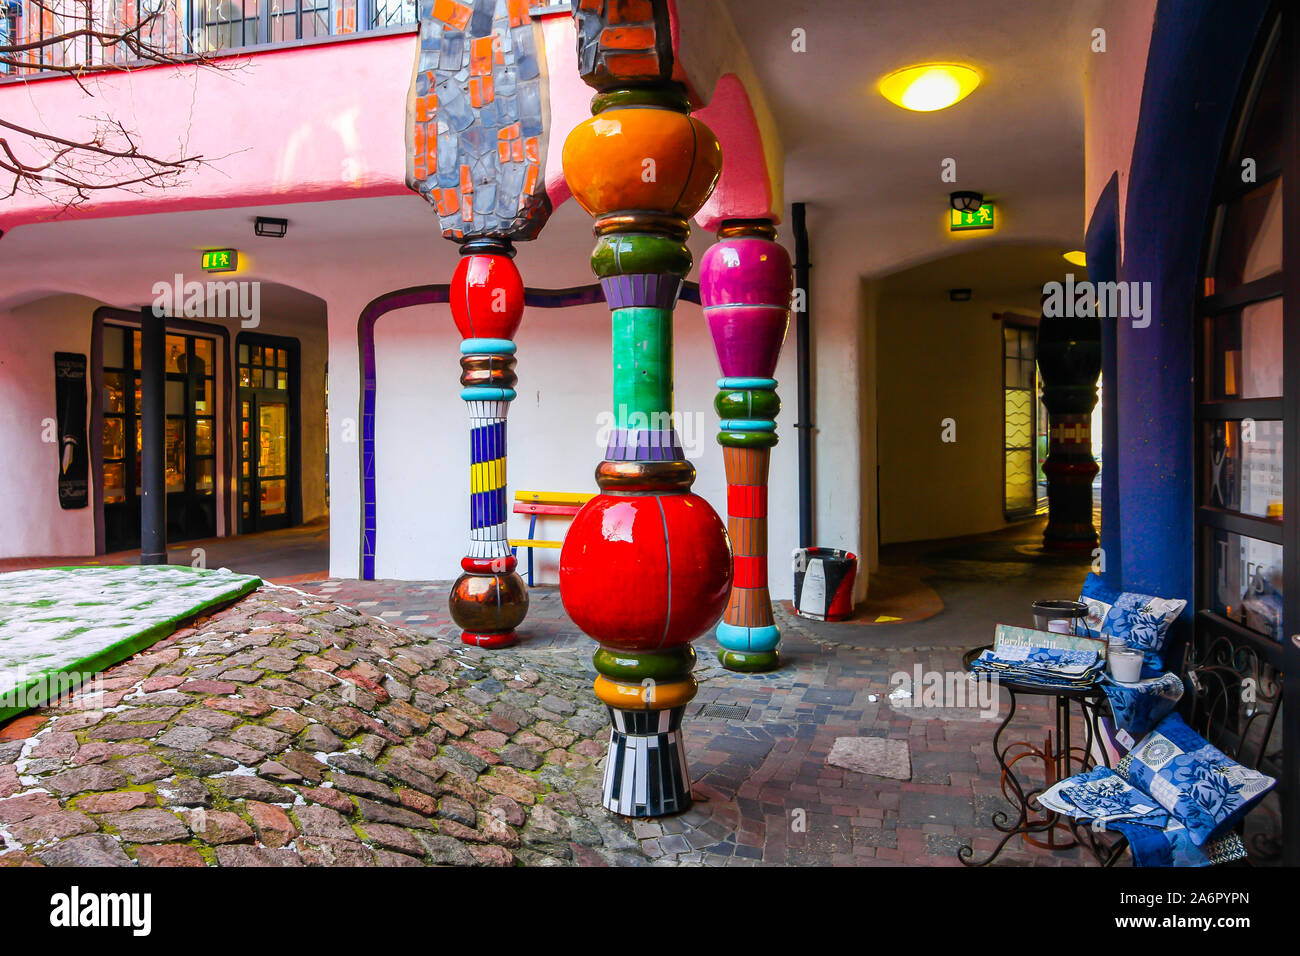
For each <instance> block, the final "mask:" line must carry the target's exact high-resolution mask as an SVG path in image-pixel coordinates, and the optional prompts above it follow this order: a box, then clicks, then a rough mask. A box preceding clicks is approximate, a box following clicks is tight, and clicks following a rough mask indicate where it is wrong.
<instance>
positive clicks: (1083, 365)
mask: <svg viewBox="0 0 1300 956" xmlns="http://www.w3.org/2000/svg"><path fill="white" fill-rule="evenodd" d="M1037 341H1038V346H1037V351H1038V369H1039V372H1040V374H1041V375H1042V379H1043V405H1044V406H1045V407H1046V408H1047V440H1048V446H1047V460H1046V461H1044V462H1043V475H1044V477H1046V478H1047V527H1046V528H1044V529H1043V547H1044V548H1046V549H1048V550H1052V551H1091V550H1092V549H1093V548H1095V547H1096V546H1097V529H1096V527H1095V526H1094V525H1093V522H1092V482H1093V479H1094V478H1096V477H1097V473H1098V471H1100V469H1099V468H1098V466H1097V461H1096V459H1094V458H1093V457H1092V409H1093V407H1094V406H1095V405H1096V404H1097V377H1098V376H1099V375H1100V374H1101V325H1100V323H1099V321H1098V320H1097V319H1095V318H1092V319H1090V318H1087V317H1078V318H1068V317H1056V318H1049V317H1046V316H1044V317H1043V318H1042V319H1041V320H1040V322H1039V325H1038V340H1037Z"/></svg>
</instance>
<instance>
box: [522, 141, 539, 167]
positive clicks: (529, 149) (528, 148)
mask: <svg viewBox="0 0 1300 956" xmlns="http://www.w3.org/2000/svg"><path fill="white" fill-rule="evenodd" d="M524 156H525V157H526V158H527V159H528V161H529V162H530V163H536V162H539V161H540V160H539V159H538V143H537V137H536V136H530V137H528V138H527V139H526V140H524Z"/></svg>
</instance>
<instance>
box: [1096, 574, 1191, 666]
mask: <svg viewBox="0 0 1300 956" xmlns="http://www.w3.org/2000/svg"><path fill="white" fill-rule="evenodd" d="M1079 600H1080V601H1081V602H1083V603H1084V604H1086V605H1087V606H1088V617H1087V618H1086V619H1085V620H1084V626H1085V627H1086V628H1087V630H1088V635H1089V636H1090V637H1100V638H1109V637H1112V636H1113V637H1122V638H1123V639H1124V643H1126V644H1127V645H1128V646H1129V647H1131V648H1134V649H1135V650H1139V651H1143V652H1144V653H1145V655H1146V663H1147V664H1148V665H1149V668H1152V669H1155V670H1156V671H1163V670H1164V663H1163V660H1162V659H1161V654H1162V653H1163V652H1164V649H1165V641H1166V640H1168V638H1169V625H1170V624H1172V623H1173V622H1174V619H1175V618H1176V617H1178V615H1180V614H1182V613H1183V608H1185V607H1186V606H1187V602H1186V601H1182V600H1169V599H1168V598H1158V597H1155V596H1154V595H1151V594H1135V593H1133V592H1131V591H1120V590H1119V589H1118V588H1113V587H1111V586H1110V585H1109V584H1107V583H1106V582H1105V581H1103V580H1102V579H1101V578H1100V577H1098V576H1097V575H1096V574H1089V575H1088V576H1087V578H1085V579H1084V582H1083V593H1082V594H1080V595H1079Z"/></svg>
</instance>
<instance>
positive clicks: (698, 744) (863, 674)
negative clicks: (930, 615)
mask: <svg viewBox="0 0 1300 956" xmlns="http://www.w3.org/2000/svg"><path fill="white" fill-rule="evenodd" d="M301 586H302V587H304V588H308V589H310V590H313V591H315V592H317V593H320V594H322V595H325V596H328V597H329V598H330V599H331V600H337V601H340V602H342V603H345V604H349V605H353V606H356V607H358V608H359V609H360V610H362V611H364V612H366V613H367V614H372V615H375V616H377V617H380V618H381V619H383V620H385V621H389V622H390V623H394V624H401V625H403V626H406V627H409V628H411V629H413V630H416V631H420V632H423V633H425V634H430V635H434V636H437V637H440V638H443V639H447V640H455V638H456V636H457V635H458V634H459V631H458V629H457V628H456V627H455V625H454V624H453V623H452V622H451V620H450V618H449V616H448V612H447V609H446V608H447V603H446V602H447V586H446V585H445V584H430V583H415V582H402V581H356V580H330V581H325V582H321V583H318V584H305V585H301ZM530 596H531V606H530V608H529V612H528V618H527V620H526V621H525V623H524V625H523V627H522V628H521V637H522V638H523V640H522V641H521V643H520V644H519V645H517V646H516V647H513V648H510V650H509V653H511V654H517V655H518V656H519V657H522V658H524V659H526V660H528V661H530V662H532V663H533V664H534V666H537V667H539V668H540V667H541V666H542V664H543V662H545V663H546V664H550V665H553V666H554V665H557V664H560V663H561V662H563V665H562V666H563V667H564V668H565V669H566V672H569V673H572V672H574V671H576V670H580V669H581V670H585V673H587V674H588V675H590V676H591V677H594V676H595V671H594V669H593V668H591V666H590V663H589V658H590V655H591V652H592V650H593V649H594V646H595V645H594V643H593V642H592V641H591V640H590V639H589V638H587V637H585V636H584V635H583V634H582V633H581V632H580V631H578V630H577V628H575V627H574V626H573V624H572V622H570V621H569V620H568V618H567V617H566V616H565V614H564V609H563V607H562V605H561V603H560V598H559V592H558V591H557V590H556V589H554V588H535V589H533V590H532V591H531V592H530ZM776 615H777V623H778V625H779V626H780V627H781V631H782V635H783V636H782V643H781V653H782V657H783V660H784V662H785V663H784V665H783V666H782V668H781V669H780V670H779V671H776V672H774V673H771V674H765V675H745V674H737V673H732V672H730V671H727V670H724V669H723V668H722V667H721V666H719V665H718V664H717V663H716V662H715V660H714V658H713V654H714V651H715V650H716V643H715V642H714V641H713V639H712V637H711V636H706V637H703V638H701V639H700V640H699V641H697V642H696V647H697V650H698V651H699V656H700V663H699V664H698V665H697V668H696V677H697V679H698V680H699V681H700V693H699V696H697V697H696V699H695V700H694V701H693V702H692V704H691V705H690V707H689V708H688V711H687V719H686V721H685V725H684V730H685V735H686V749H687V755H688V758H689V761H690V770H691V777H692V780H693V781H694V783H695V792H696V801H697V802H696V805H695V806H694V807H693V808H692V809H691V810H689V811H688V812H686V813H684V814H681V815H679V816H677V817H673V818H668V819H663V820H658V821H655V822H638V823H635V824H633V831H634V833H635V835H636V836H637V838H638V840H639V843H640V846H641V849H642V851H643V852H644V853H645V855H646V856H647V857H648V858H650V859H651V860H654V861H655V862H656V863H658V864H669V863H681V864H706V865H733V866H734V865H742V866H746V865H758V864H775V865H782V864H850V865H863V864H881V865H902V864H908V865H930V866H934V865H942V866H957V865H960V863H959V862H958V860H957V856H956V852H957V849H958V847H960V846H961V845H963V844H970V845H972V846H973V848H974V850H975V856H976V859H982V858H983V857H984V856H985V855H986V854H987V853H988V852H989V851H990V850H992V849H993V847H994V846H996V844H997V842H998V840H997V836H998V835H997V834H996V831H994V830H993V828H992V827H991V826H990V824H989V820H990V818H991V816H992V815H993V814H994V813H995V812H998V811H1005V810H1008V809H1009V804H1008V803H1007V802H1006V801H1005V800H1004V799H1003V798H1002V796H1001V795H1000V793H999V780H1000V777H999V768H998V764H997V760H996V758H995V756H994V753H993V746H992V737H993V731H994V729H995V726H996V724H997V720H990V719H989V718H988V717H987V716H981V714H980V712H979V711H978V710H977V709H975V708H971V707H953V706H944V707H933V706H926V707H919V706H908V705H909V704H913V703H916V701H915V700H914V701H898V702H891V701H890V699H889V694H890V692H891V691H892V690H893V689H894V688H895V687H896V686H897V684H891V677H892V676H893V675H895V674H898V673H900V672H905V673H907V674H908V675H914V674H915V668H916V667H918V666H919V667H920V668H921V670H922V672H937V673H940V674H945V675H953V674H959V673H960V672H961V654H962V652H963V650H964V649H965V647H966V646H968V645H969V641H967V642H966V643H962V642H960V641H957V642H956V643H950V642H943V643H939V642H936V643H934V644H929V645H920V646H916V645H909V646H898V647H863V646H853V645H850V644H846V643H841V642H838V641H836V640H835V639H834V638H833V637H832V636H830V635H834V634H836V633H837V631H836V629H835V626H834V625H830V626H827V625H817V624H813V623H810V622H805V621H804V620H803V619H801V618H797V617H795V616H793V615H792V614H791V613H789V611H788V610H787V609H786V608H785V607H783V606H780V605H778V606H777V607H776ZM979 627H980V628H981V630H980V633H984V630H985V629H986V630H987V631H989V632H990V635H991V629H992V628H991V624H984V623H981V624H980V625H979ZM849 630H850V631H852V632H853V633H852V634H851V635H850V636H851V638H852V639H853V640H854V641H855V642H858V643H859V644H860V643H861V634H862V632H863V630H864V629H862V628H850V629H849ZM871 630H872V631H873V632H874V633H875V634H876V635H879V640H880V641H881V642H889V641H890V638H889V637H888V633H889V632H887V631H884V630H882V629H879V628H876V629H871ZM986 639H987V638H986ZM587 699H588V700H594V697H590V696H589V697H588V698H587ZM920 702H922V703H930V702H929V701H925V700H922V701H920ZM970 702H971V703H973V701H970ZM948 703H949V704H951V703H953V701H949V702H948ZM719 705H721V707H724V708H727V709H726V710H725V711H720V710H719V709H718V706H719ZM1002 706H1004V707H1005V702H1004V703H1003V704H1002ZM732 708H734V710H733V709H732ZM733 714H734V715H735V716H732V715H733ZM714 715H717V716H714ZM1000 717H1001V713H999V715H998V718H999V719H1000ZM1015 719H1016V724H1015V725H1014V726H1015V727H1017V728H1025V730H1024V732H1023V733H1014V734H1010V735H1009V739H1017V740H1018V739H1028V740H1029V741H1030V742H1036V743H1037V745H1038V746H1042V744H1043V739H1044V737H1045V735H1046V733H1047V728H1048V727H1050V726H1052V725H1053V720H1054V718H1053V716H1052V714H1051V712H1050V711H1049V710H1048V708H1047V706H1046V705H1045V704H1043V703H1038V702H1036V701H1034V702H1030V703H1029V704H1027V705H1026V704H1025V703H1024V702H1023V701H1022V705H1021V709H1020V710H1018V712H1017V716H1016V718H1015ZM838 737H883V738H887V739H890V740H895V741H900V742H904V743H905V744H906V745H907V748H908V751H909V755H910V762H911V779H909V780H895V779H887V778H884V777H880V776H875V775H870V774H864V773H858V772H854V771H851V770H845V769H840V768H838V767H834V766H830V765H828V764H827V762H826V761H827V757H828V755H829V753H830V750H831V747H832V746H833V745H834V743H835V740H836V738H838ZM1085 862H1087V861H1086V860H1085V858H1084V856H1083V854H1082V853H1081V851H1080V850H1078V849H1074V850H1067V851H1057V852H1051V851H1047V850H1042V849H1038V848H1035V847H1031V846H1029V845H1028V844H1026V843H1024V842H1023V841H1022V840H1021V839H1020V838H1019V837H1016V838H1014V839H1013V840H1012V842H1011V843H1009V844H1008V845H1007V848H1006V850H1005V851H1004V852H1003V853H1002V855H1001V856H1000V857H999V858H998V861H997V863H998V865H1022V866H1025V865H1030V866H1061V865H1083V864H1084V863H1085Z"/></svg>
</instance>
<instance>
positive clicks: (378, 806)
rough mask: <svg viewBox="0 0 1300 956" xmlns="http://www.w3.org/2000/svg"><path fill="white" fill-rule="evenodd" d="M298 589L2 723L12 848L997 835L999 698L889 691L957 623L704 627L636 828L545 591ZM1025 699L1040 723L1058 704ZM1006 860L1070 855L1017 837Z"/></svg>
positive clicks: (823, 845) (585, 673) (853, 852)
mask: <svg viewBox="0 0 1300 956" xmlns="http://www.w3.org/2000/svg"><path fill="white" fill-rule="evenodd" d="M300 587H302V588H304V589H307V590H309V591H311V592H313V594H314V596H310V597H309V596H307V595H304V594H303V593H302V592H299V591H295V590H293V589H289V588H274V587H269V588H263V589H261V590H259V591H258V592H255V593H254V594H253V595H251V596H250V597H248V598H246V599H244V600H243V601H241V602H239V603H238V604H236V605H234V606H232V607H231V608H229V609H227V610H225V611H223V612H221V613H219V614H217V615H215V616H214V617H213V618H211V619H208V620H204V621H200V622H199V623H198V624H197V625H196V627H194V628H189V629H186V630H184V631H181V632H178V633H177V634H176V635H173V637H172V638H171V639H169V640H168V641H166V642H163V643H161V644H159V645H156V646H155V647H154V648H152V649H151V650H150V651H149V652H148V653H146V654H143V655H140V656H137V657H136V658H133V659H132V660H130V661H128V662H126V663H124V664H122V665H119V666H118V667H116V668H114V669H112V670H110V671H109V672H108V673H107V675H106V678H105V680H103V681H102V682H101V686H100V688H98V690H99V691H100V692H101V694H102V696H100V697H97V698H91V699H88V700H87V699H83V700H76V701H70V702H67V704H68V706H64V707H62V708H57V709H47V710H45V711H41V712H38V713H36V714H34V715H31V716H29V717H26V718H20V720H19V721H18V722H15V723H14V724H11V725H9V727H6V728H0V841H2V844H3V845H2V846H0V863H2V864H9V865H14V864H19V865H22V864H66V863H74V864H87V863H89V864H117V865H129V864H131V863H132V862H135V863H138V864H141V865H203V864H208V865H212V864H217V865H300V864H307V865H372V864H379V865H417V864H420V863H426V864H427V863H459V864H467V865H468V864H486V865H506V864H511V863H522V864H533V865H565V864H582V865H645V864H647V863H650V864H653V865H700V864H703V865H728V866H754V865H789V864H796V865H797V864H848V865H865V864H880V865H902V864H919V865H947V866H953V865H959V864H958V861H957V857H956V851H957V848H958V847H959V846H961V845H962V844H967V843H969V844H971V845H973V847H974V849H975V851H976V856H977V857H982V856H983V855H984V854H985V853H986V852H987V851H989V850H991V849H992V848H993V846H994V845H995V844H996V839H995V831H994V830H993V829H992V827H991V826H990V825H989V822H988V821H989V818H990V816H991V815H992V814H993V813H994V812H996V811H998V810H1004V809H1006V808H1007V806H1008V805H1007V804H1006V803H1005V801H1004V800H1003V799H1002V797H1001V796H1000V795H999V793H998V787H999V776H998V767H997V762H996V760H995V758H994V755H993V750H992V733H993V729H994V723H995V721H991V720H989V719H988V718H987V717H981V715H980V713H979V711H978V710H977V709H974V708H972V707H956V706H940V707H936V706H929V705H930V704H932V703H933V702H931V701H928V700H924V699H914V700H910V701H893V702H891V700H890V698H889V694H890V691H891V690H893V689H894V686H895V685H894V684H893V683H891V677H893V676H894V675H896V674H898V673H900V672H905V673H908V674H909V675H910V674H913V673H914V669H915V668H917V667H919V668H920V669H921V670H922V671H923V672H937V673H940V674H955V673H957V672H959V671H960V654H961V651H962V648H963V647H964V646H965V644H964V643H962V641H960V640H956V639H954V640H953V641H944V642H936V643H934V644H929V645H919V646H906V647H885V646H861V634H862V631H863V629H862V628H850V629H849V631H851V632H853V633H852V634H851V635H849V632H847V631H845V632H841V631H837V630H836V629H835V627H834V626H833V625H832V626H826V625H815V624H811V623H810V622H805V621H803V620H802V619H799V618H795V617H794V616H792V615H791V614H790V613H789V612H788V611H787V610H786V609H785V608H783V607H779V606H778V608H777V619H778V624H779V625H780V627H781V629H782V632H783V635H784V637H783V642H782V653H783V656H784V659H785V663H784V665H783V667H782V668H781V669H780V670H779V671H776V672H774V673H772V674H766V675H744V674H735V673H731V672H729V671H725V670H723V669H722V668H721V667H720V666H719V665H717V664H716V663H715V662H714V659H713V656H712V655H713V651H714V642H713V640H712V638H711V637H708V636H706V637H704V638H702V639H701V640H700V641H698V642H697V648H698V650H699V652H700V663H699V665H698V666H697V670H696V676H697V678H698V679H699V681H700V693H699V695H698V697H697V698H696V699H695V700H694V701H693V702H692V704H691V706H690V708H689V710H688V717H687V720H686V723H685V735H686V746H687V752H688V756H689V760H690V769H691V774H692V779H693V781H694V782H695V793H696V804H695V806H694V807H693V808H692V809H691V810H689V811H687V812H686V813H684V814H681V815H679V816H676V817H672V818H665V819H660V820H656V821H653V822H651V821H638V822H635V823H633V822H629V821H626V820H623V819H621V818H617V817H614V816H612V815H610V814H609V813H608V812H606V811H605V810H604V809H603V808H602V807H601V806H600V804H599V782H600V781H599V773H600V766H601V760H602V759H603V755H604V750H605V741H606V739H607V733H608V731H607V718H606V715H605V713H604V712H603V710H602V709H601V708H600V706H599V704H598V703H597V701H596V699H595V697H594V695H593V694H592V693H591V691H590V682H591V679H592V678H593V677H594V673H595V672H594V669H593V668H592V667H591V664H590V654H591V651H592V648H593V644H592V642H591V641H590V640H589V639H588V638H586V637H585V636H583V635H582V634H581V633H580V632H578V631H577V630H576V628H574V626H573V625H572V623H571V622H570V621H569V620H568V618H567V617H566V616H565V614H564V611H563V608H562V606H561V603H560V600H559V594H558V592H557V591H555V590H554V589H550V588H538V589H534V590H533V591H532V592H531V597H532V607H531V609H530V612H529V616H528V619H527V621H526V623H525V626H524V628H523V629H522V630H523V637H524V640H523V641H522V642H521V643H520V644H519V645H518V646H516V647H513V648H509V649H506V650H503V651H495V652H485V651H481V650H479V649H477V648H469V647H465V646H463V645H461V644H460V643H459V641H458V639H457V638H458V634H459V632H458V630H457V629H456V628H455V626H454V625H453V624H452V622H451V621H450V619H449V617H448V614H447V611H446V591H447V588H446V585H445V584H444V585H440V584H419V583H411V582H390V581H378V582H362V581H339V580H330V581H323V582H317V583H313V584H304V585H300ZM351 607H356V608H358V609H359V611H360V612H362V613H357V612H355V611H353V610H351V609H350V608H351ZM981 627H982V625H981ZM872 630H874V631H875V632H876V633H877V634H878V635H882V637H880V638H879V640H878V641H877V643H884V642H890V643H892V642H894V640H893V639H891V638H889V637H888V634H889V633H890V632H888V631H887V630H882V629H872ZM838 633H845V634H846V635H848V636H850V637H851V639H852V640H854V641H856V642H857V644H858V646H854V645H852V644H849V643H843V642H839V641H836V640H835V635H836V634H838ZM899 633H901V632H899ZM913 633H915V632H913ZM430 638H434V640H430ZM966 643H969V641H967V642H966ZM948 703H949V704H951V703H953V702H952V701H949V702H948ZM967 703H974V701H968V702H967ZM912 704H918V705H919V704H925V705H927V706H909V705H912ZM88 707H97V708H99V710H90V709H87V708H88ZM1016 720H1017V724H1016V726H1017V727H1021V728H1025V730H1024V732H1023V733H1017V734H1013V735H1012V736H1013V737H1015V738H1017V739H1021V738H1025V739H1028V740H1030V741H1036V742H1038V743H1040V744H1041V742H1042V740H1043V737H1044V736H1045V734H1046V730H1047V728H1048V726H1050V724H1051V722H1052V720H1051V716H1050V714H1049V712H1048V711H1047V709H1046V708H1045V707H1044V706H1042V705H1031V706H1029V707H1027V708H1025V709H1024V710H1023V711H1022V712H1020V713H1018V715H1017V717H1016ZM841 737H851V738H884V739H886V740H889V741H895V742H897V744H901V745H904V746H905V748H906V758H907V761H908V763H910V778H906V779H891V778H888V777H884V776H878V775H876V774H870V773H860V772H856V771H853V770H847V769H843V768H841V767H837V766H832V765H830V764H829V763H828V762H827V758H828V756H829V754H830V751H831V748H832V746H833V745H834V744H835V741H836V739H837V738H841ZM895 749H896V750H898V749H900V748H898V747H897V745H895ZM904 776H906V774H904ZM998 862H999V864H1000V865H1001V864H1012V865H1033V866H1051V865H1072V864H1074V865H1078V864H1081V863H1083V862H1084V860H1083V858H1082V855H1081V853H1080V851H1078V850H1070V851H1065V852H1057V853H1051V852H1048V851H1045V850H1041V849H1036V848H1033V847H1030V846H1029V845H1027V844H1025V843H1023V842H1022V841H1021V840H1020V839H1019V838H1016V839H1014V840H1013V841H1012V842H1011V843H1010V844H1009V845H1008V847H1007V850H1006V851H1005V852H1004V853H1003V855H1002V856H1001V857H1000V858H999V861H998Z"/></svg>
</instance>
